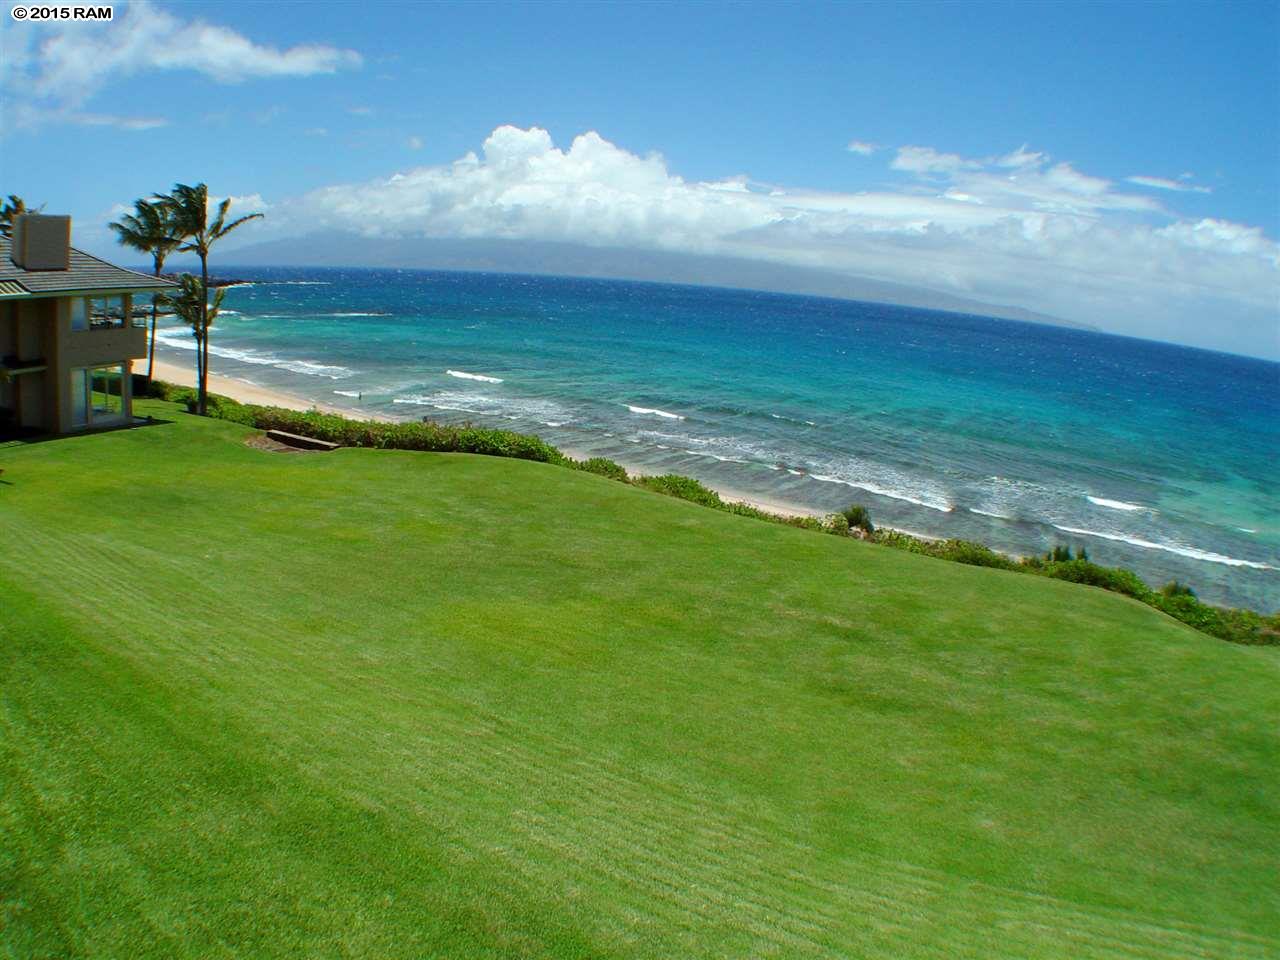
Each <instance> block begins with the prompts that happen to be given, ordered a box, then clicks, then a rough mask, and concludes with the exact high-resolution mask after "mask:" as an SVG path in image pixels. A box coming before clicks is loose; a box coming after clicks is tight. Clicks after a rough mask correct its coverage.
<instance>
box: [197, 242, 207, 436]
mask: <svg viewBox="0 0 1280 960" xmlns="http://www.w3.org/2000/svg"><path fill="white" fill-rule="evenodd" d="M200 281H201V283H200V293H201V300H200V331H201V333H202V334H203V336H202V337H201V338H200V353H201V355H202V362H201V364H200V394H199V411H200V416H202V417H203V416H205V415H206V414H207V413H208V412H209V254H208V253H204V252H202V253H201V254H200Z"/></svg>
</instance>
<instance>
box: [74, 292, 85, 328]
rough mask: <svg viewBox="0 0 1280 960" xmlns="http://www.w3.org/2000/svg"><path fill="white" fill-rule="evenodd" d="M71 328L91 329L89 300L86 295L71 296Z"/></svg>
mask: <svg viewBox="0 0 1280 960" xmlns="http://www.w3.org/2000/svg"><path fill="white" fill-rule="evenodd" d="M71 329H72V330H88V329H89V301H87V300H85V299H84V297H72V298H71Z"/></svg>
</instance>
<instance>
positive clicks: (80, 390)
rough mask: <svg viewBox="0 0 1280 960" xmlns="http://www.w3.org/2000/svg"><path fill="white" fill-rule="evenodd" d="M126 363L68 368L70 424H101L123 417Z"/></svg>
mask: <svg viewBox="0 0 1280 960" xmlns="http://www.w3.org/2000/svg"><path fill="white" fill-rule="evenodd" d="M125 376H126V372H125V365H124V364H122V363H119V364H113V365H112V366H109V367H79V368H77V369H74V370H72V371H71V426H72V427H74V428H83V427H103V426H108V425H110V424H114V423H120V422H121V421H123V420H124V413H125V410H124V378H125Z"/></svg>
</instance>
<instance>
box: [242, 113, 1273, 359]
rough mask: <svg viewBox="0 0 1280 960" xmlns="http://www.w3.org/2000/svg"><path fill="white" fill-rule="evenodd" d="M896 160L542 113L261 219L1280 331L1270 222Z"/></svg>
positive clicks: (1142, 328)
mask: <svg viewBox="0 0 1280 960" xmlns="http://www.w3.org/2000/svg"><path fill="white" fill-rule="evenodd" d="M904 151H905V152H904ZM891 167H892V169H894V170H896V171H898V172H899V173H905V174H907V175H908V176H907V182H906V183H905V184H903V185H901V186H900V187H886V188H883V189H880V190H876V191H871V192H863V193H838V192H829V191H819V190H812V189H805V188H801V187H795V186H764V185H760V184H758V183H756V182H755V181H752V180H751V179H750V178H749V177H748V176H745V175H737V176H731V177H725V178H723V179H721V180H716V181H707V182H696V181H687V180H685V179H684V178H682V177H680V176H679V175H678V174H676V173H673V172H672V171H671V170H670V169H669V168H668V166H667V163H666V161H665V160H664V158H663V157H662V156H661V155H659V154H649V155H646V156H639V155H637V154H634V153H631V152H630V151H628V150H625V149H623V148H621V147H619V146H617V145H616V144H613V143H611V142H609V141H608V140H606V139H605V138H603V137H602V136H600V135H599V134H598V133H596V132H594V131H593V132H587V133H584V134H581V135H580V136H578V137H575V138H574V140H573V141H572V142H571V143H570V144H569V146H568V148H567V149H566V148H562V147H558V146H557V145H556V144H555V143H554V142H553V140H552V138H551V135H550V134H549V133H548V132H547V131H546V130H543V129H540V128H538V127H532V128H529V129H527V130H524V129H519V128H517V127H511V126H504V127H499V128H497V129H496V130H494V131H493V133H492V134H491V135H490V136H489V137H488V139H486V140H485V142H484V144H483V146H482V148H481V150H480V152H479V153H478V154H477V153H467V154H466V155H464V156H462V157H461V158H459V159H458V160H456V161H454V162H453V163H451V164H446V165H439V166H421V167H416V168H413V169H408V170H405V171H403V172H402V173H398V174H396V175H394V176H391V177H384V178H381V179H378V180H374V181H369V182H364V183H354V184H340V185H335V186H331V187H327V188H323V189H320V190H315V191H313V192H310V193H307V194H305V195H302V196H300V197H295V198H291V199H286V200H283V201H280V202H278V203H276V205H275V207H274V208H273V210H272V213H271V216H270V217H269V220H268V224H267V225H266V229H267V230H269V231H270V233H271V234H273V235H275V236H289V235H297V234H304V233H314V232H318V231H329V230H332V231H339V232H345V233H358V234H364V235H370V236H381V237H476V238H479V237H487V238H508V239H531V240H557V241H565V242H572V243H578V244H587V245H596V246H610V247H629V248H642V249H657V250H667V251H686V252H696V253H704V254H715V255H731V256H739V257H748V258H753V259H758V260H767V261H772V262H778V263H787V264H793V265H797V266H806V267H819V268H825V269H830V270H835V271H839V272H841V273H844V274H848V275H856V276H862V277H872V278H876V279H881V280H889V281H894V282H900V283H908V284H913V285H917V286H923V287H927V288H931V289H934V290H940V291H944V292H949V293H955V294H960V295H963V296H968V297H972V298H975V299H978V300H983V301H986V302H989V303H1001V304H1016V305H1020V306H1023V307H1027V308H1030V309H1033V310H1039V311H1042V312H1045V313H1049V314H1053V315H1057V316H1061V317H1064V318H1067V319H1072V320H1077V321H1081V322H1085V323H1092V324H1097V325H1100V326H1103V327H1105V328H1108V329H1114V330H1117V331H1120V332H1125V333H1132V334H1136V335H1140V336H1153V337H1159V338H1164V339H1176V340H1181V341H1183V342H1191V343H1200V344H1202V345H1208V346H1218V347H1222V348H1226V349H1236V350H1245V351H1246V352H1247V351H1249V350H1252V351H1254V352H1270V353H1273V354H1274V353H1276V352H1277V349H1278V348H1280V344H1278V343H1277V334H1278V331H1280V246H1278V245H1277V244H1276V242H1275V241H1274V240H1272V239H1270V238H1268V237H1267V236H1266V235H1265V233H1264V232H1263V231H1262V230H1261V229H1260V228H1258V227H1253V226H1248V225H1243V224H1237V223H1231V222H1229V221H1225V220H1213V219H1183V218H1181V217H1179V216H1178V215H1177V214H1176V213H1175V212H1173V211H1170V210H1168V209H1166V208H1165V207H1163V206H1162V205H1161V204H1160V203H1159V202H1157V201H1156V200H1155V199H1153V198H1151V197H1147V196H1138V195H1134V194H1131V193H1128V192H1126V191H1124V190H1123V189H1118V188H1117V185H1116V184H1115V183H1113V182H1112V181H1110V180H1108V179H1105V178H1102V177H1097V176H1093V175H1091V174H1088V173H1085V172H1082V171H1080V170H1078V169H1077V168H1076V167H1075V166H1073V165H1072V164H1070V163H1066V162H1050V160H1049V158H1048V157H1047V156H1046V155H1045V154H1042V153H1037V152H1034V151H1031V150H1028V149H1027V148H1025V147H1023V148H1019V150H1015V151H1013V152H1012V153H1010V154H1004V155H999V154H995V155H992V156H989V157H986V158H966V157H962V156H959V155H957V154H947V153H941V152H939V151H937V150H934V149H933V148H930V147H910V148H903V149H902V150H899V151H898V152H897V154H896V155H895V156H894V158H893V160H892V161H891ZM237 207H238V208H239V205H238V204H237ZM259 208H261V207H259ZM255 233H260V231H255ZM1259 344H1261V346H1259Z"/></svg>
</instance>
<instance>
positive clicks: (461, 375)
mask: <svg viewBox="0 0 1280 960" xmlns="http://www.w3.org/2000/svg"><path fill="white" fill-rule="evenodd" d="M445 373H447V374H448V375H449V376H451V377H457V378H458V379H459V380H479V381H480V382H481V383H502V378H501V377H486V376H485V375H484V374H483V373H467V371H465V370H446V371H445Z"/></svg>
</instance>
